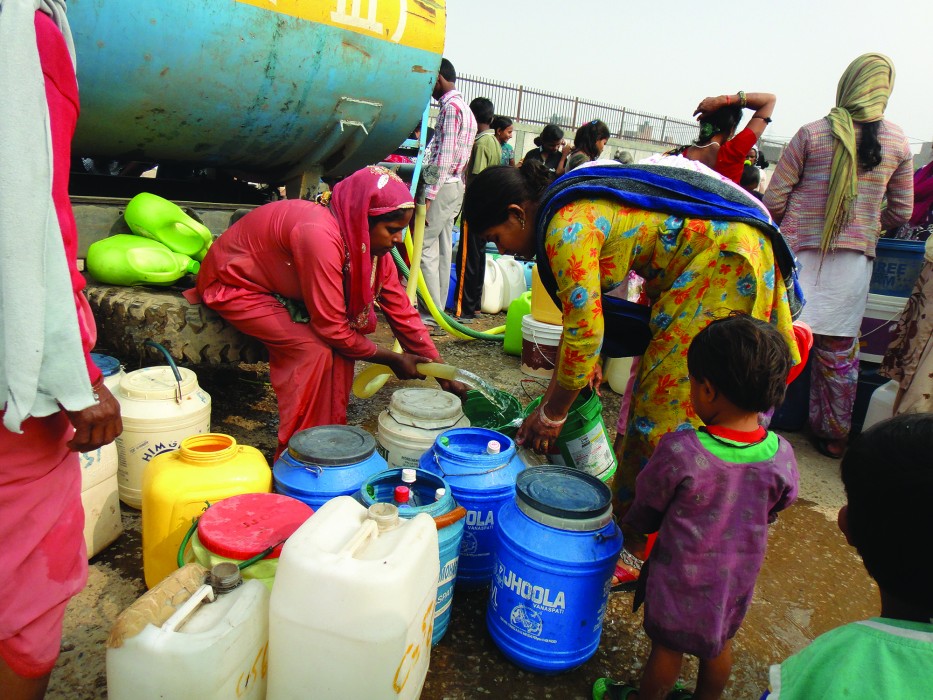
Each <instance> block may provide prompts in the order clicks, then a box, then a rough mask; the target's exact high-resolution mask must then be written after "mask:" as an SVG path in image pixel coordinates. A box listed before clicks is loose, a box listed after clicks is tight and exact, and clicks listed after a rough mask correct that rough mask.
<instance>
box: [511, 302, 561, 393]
mask: <svg viewBox="0 0 933 700" xmlns="http://www.w3.org/2000/svg"><path fill="white" fill-rule="evenodd" d="M563 332H564V328H563V326H555V325H553V324H551V323H542V322H541V321H536V320H535V318H534V316H532V315H531V314H528V315H526V316H525V317H523V318H522V365H521V370H522V372H524V373H525V374H527V375H529V376H532V377H542V378H545V379H546V378H549V377H550V376H551V375H552V374H554V368H555V367H556V366H557V346H558V345H560V338H561V335H562V334H563Z"/></svg>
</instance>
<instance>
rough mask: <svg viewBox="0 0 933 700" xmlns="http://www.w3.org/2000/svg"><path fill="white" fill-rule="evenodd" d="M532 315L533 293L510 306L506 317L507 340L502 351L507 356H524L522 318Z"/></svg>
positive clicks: (528, 293)
mask: <svg viewBox="0 0 933 700" xmlns="http://www.w3.org/2000/svg"><path fill="white" fill-rule="evenodd" d="M530 313H531V292H525V293H524V294H522V295H521V296H520V297H518V299H514V300H512V303H511V304H509V310H508V313H506V315H505V339H504V340H503V342H502V349H503V350H505V353H506V354H507V355H521V354H522V318H524V317H525V316H526V315H527V314H530Z"/></svg>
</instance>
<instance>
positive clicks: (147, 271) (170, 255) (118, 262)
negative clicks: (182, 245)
mask: <svg viewBox="0 0 933 700" xmlns="http://www.w3.org/2000/svg"><path fill="white" fill-rule="evenodd" d="M200 268H201V265H200V264H199V263H198V262H197V261H196V260H192V259H191V258H190V257H188V256H187V255H182V254H181V253H176V252H174V251H172V250H169V249H168V247H166V246H164V245H162V244H161V243H159V242H158V241H153V240H150V239H148V238H142V237H140V236H131V235H130V234H127V233H118V234H117V235H115V236H110V237H109V238H104V239H102V240H99V241H96V242H95V243H92V244H91V246H90V247H89V248H88V250H87V270H88V272H90V273H91V276H92V277H93V278H94V279H96V280H97V281H98V282H103V283H104V284H118V285H123V286H127V287H130V286H135V285H140V284H154V285H162V286H167V285H170V284H172V283H174V282H175V281H176V280H178V279H180V278H181V277H183V276H184V275H186V274H187V273H189V272H191V273H196V272H197V271H198V270H199V269H200Z"/></svg>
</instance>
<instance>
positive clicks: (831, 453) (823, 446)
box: [813, 437, 846, 459]
mask: <svg viewBox="0 0 933 700" xmlns="http://www.w3.org/2000/svg"><path fill="white" fill-rule="evenodd" d="M832 443H833V441H832V440H830V439H829V438H822V437H814V438H813V446H814V447H815V448H816V451H817V452H819V453H820V454H821V455H823V456H824V457H829V458H830V459H842V455H843V454H844V453H845V451H846V449H845V447H842V448H839V451H838V452H837V451H836V450H834V449H833V448H832V447H830V445H832Z"/></svg>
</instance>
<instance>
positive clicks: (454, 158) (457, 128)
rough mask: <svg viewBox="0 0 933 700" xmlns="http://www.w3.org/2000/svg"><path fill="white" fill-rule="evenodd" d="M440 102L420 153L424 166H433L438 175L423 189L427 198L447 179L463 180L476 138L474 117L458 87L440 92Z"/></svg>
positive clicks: (451, 180) (432, 196)
mask: <svg viewBox="0 0 933 700" xmlns="http://www.w3.org/2000/svg"><path fill="white" fill-rule="evenodd" d="M440 104H441V109H440V111H439V112H438V113H437V122H436V123H435V124H434V138H433V139H431V143H430V145H429V146H428V149H427V153H426V154H425V156H424V163H425V165H429V164H430V165H436V166H437V169H438V175H439V178H438V181H437V184H436V185H429V186H428V187H427V188H425V191H424V194H425V197H427V198H428V199H434V198H435V197H436V196H437V191H438V190H439V189H440V188H441V187H443V186H444V185H446V184H447V183H448V182H456V181H457V180H462V179H463V173H464V171H465V170H466V167H467V163H468V162H469V161H470V152H471V151H472V149H473V140H474V139H475V138H476V119H475V118H474V117H473V112H471V111H470V108H469V107H467V104H466V102H464V101H463V95H461V94H460V92H459V91H458V90H451V91H450V92H448V93H446V94H444V95H443V96H442V97H441V99H440Z"/></svg>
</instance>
